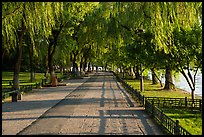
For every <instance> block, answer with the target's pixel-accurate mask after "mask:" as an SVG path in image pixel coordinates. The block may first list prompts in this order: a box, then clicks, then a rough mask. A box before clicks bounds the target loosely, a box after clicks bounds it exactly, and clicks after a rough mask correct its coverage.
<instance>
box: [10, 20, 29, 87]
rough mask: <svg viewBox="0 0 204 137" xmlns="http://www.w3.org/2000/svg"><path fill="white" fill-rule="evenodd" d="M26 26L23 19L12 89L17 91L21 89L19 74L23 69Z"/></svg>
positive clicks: (19, 31) (18, 32)
mask: <svg viewBox="0 0 204 137" xmlns="http://www.w3.org/2000/svg"><path fill="white" fill-rule="evenodd" d="M25 30H26V28H25V24H24V20H23V19H22V28H21V30H17V34H18V35H17V39H18V43H17V54H16V63H15V68H14V75H13V87H12V89H14V90H16V89H19V72H20V67H21V59H22V51H23V35H24V32H25Z"/></svg>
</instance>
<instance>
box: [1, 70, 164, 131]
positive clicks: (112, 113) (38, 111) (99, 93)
mask: <svg viewBox="0 0 204 137" xmlns="http://www.w3.org/2000/svg"><path fill="white" fill-rule="evenodd" d="M67 82H68V83H69V84H68V86H63V87H56V88H45V89H42V90H43V91H39V92H35V93H32V94H30V95H27V96H25V97H23V98H25V99H24V100H22V101H19V102H13V103H5V104H3V109H2V110H3V116H2V127H3V128H2V133H3V134H19V135H81V134H82V135H111V134H114V135H117V134H119V135H163V134H164V133H163V132H162V131H161V129H160V127H159V126H158V125H156V124H155V122H154V121H153V120H152V118H151V117H150V116H149V115H147V114H146V112H145V111H144V108H143V107H141V106H139V104H138V103H136V102H135V101H134V100H133V99H132V98H131V96H130V95H129V94H128V93H127V92H126V91H125V90H124V89H123V87H122V86H121V85H120V83H119V82H117V81H116V80H115V77H114V76H113V74H112V73H109V72H97V73H95V75H93V76H91V77H90V78H84V79H79V80H78V81H74V80H72V81H70V80H69V81H67ZM46 92H47V94H45V93H46ZM21 105H22V106H25V107H23V108H22V106H21ZM29 106H30V108H29ZM9 108H10V109H9ZM23 121H24V122H23ZM12 124H14V125H12ZM15 126H20V127H19V128H17V129H15V128H16V127H15Z"/></svg>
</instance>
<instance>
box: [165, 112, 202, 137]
mask: <svg viewBox="0 0 204 137" xmlns="http://www.w3.org/2000/svg"><path fill="white" fill-rule="evenodd" d="M163 111H164V113H165V114H166V115H167V116H169V117H170V118H172V119H173V120H174V121H176V120H178V121H179V125H181V126H182V127H183V128H185V129H186V130H187V131H189V132H190V133H191V134H193V135H202V111H199V112H193V111H192V110H187V109H163Z"/></svg>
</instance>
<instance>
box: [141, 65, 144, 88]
mask: <svg viewBox="0 0 204 137" xmlns="http://www.w3.org/2000/svg"><path fill="white" fill-rule="evenodd" d="M142 73H143V71H142V64H140V91H141V92H142V91H144V82H143V75H142Z"/></svg>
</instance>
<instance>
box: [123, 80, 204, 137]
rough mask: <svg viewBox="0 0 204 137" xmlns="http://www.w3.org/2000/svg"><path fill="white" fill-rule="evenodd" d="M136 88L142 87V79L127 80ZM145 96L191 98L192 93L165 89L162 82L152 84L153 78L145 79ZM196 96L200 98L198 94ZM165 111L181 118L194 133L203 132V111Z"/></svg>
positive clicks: (169, 114)
mask: <svg viewBox="0 0 204 137" xmlns="http://www.w3.org/2000/svg"><path fill="white" fill-rule="evenodd" d="M125 82H127V83H128V84H129V85H131V86H132V87H133V88H134V89H138V90H139V89H140V80H125ZM141 94H142V95H144V96H145V97H172V98H174V97H175V98H184V97H188V98H191V94H190V93H188V92H184V91H183V90H181V89H177V88H176V89H175V90H172V91H167V90H163V87H161V86H160V84H156V85H152V81H151V80H144V91H143V92H141ZM195 98H200V99H202V97H200V96H196V97H195ZM164 113H165V114H166V115H167V116H169V117H171V118H172V119H173V120H179V123H180V125H181V126H182V127H184V128H185V129H186V130H187V131H189V132H190V133H191V134H193V135H201V134H202V112H200V113H193V112H192V111H189V110H186V109H164Z"/></svg>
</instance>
